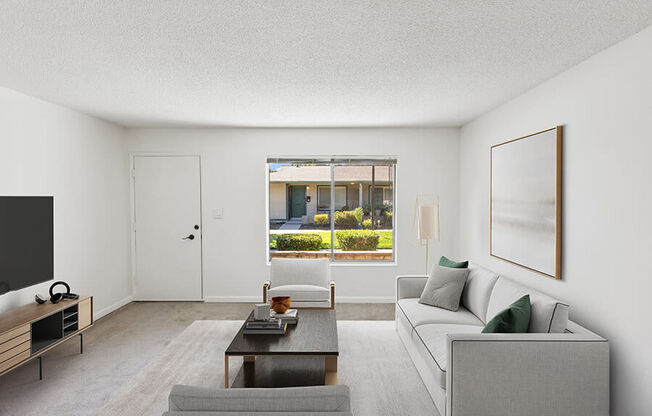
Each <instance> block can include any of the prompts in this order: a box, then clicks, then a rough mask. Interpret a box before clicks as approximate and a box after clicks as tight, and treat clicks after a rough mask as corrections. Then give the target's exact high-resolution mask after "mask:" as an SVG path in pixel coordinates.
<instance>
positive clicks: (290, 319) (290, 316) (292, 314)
mask: <svg viewBox="0 0 652 416" xmlns="http://www.w3.org/2000/svg"><path fill="white" fill-rule="evenodd" d="M270 315H271V317H272V318H277V319H280V320H281V321H283V322H285V323H286V324H288V325H296V324H297V322H299V315H298V311H297V310H296V309H288V310H287V311H285V313H276V312H274V311H273V310H272V311H270Z"/></svg>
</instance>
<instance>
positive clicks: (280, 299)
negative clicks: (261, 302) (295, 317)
mask: <svg viewBox="0 0 652 416" xmlns="http://www.w3.org/2000/svg"><path fill="white" fill-rule="evenodd" d="M291 303H292V299H291V298H290V296H275V297H273V298H272V301H271V303H270V306H271V308H272V309H273V310H274V312H276V313H285V311H287V310H288V309H289V308H290V304H291Z"/></svg>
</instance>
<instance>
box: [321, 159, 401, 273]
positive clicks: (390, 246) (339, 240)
mask: <svg viewBox="0 0 652 416" xmlns="http://www.w3.org/2000/svg"><path fill="white" fill-rule="evenodd" d="M333 175H334V180H335V183H336V186H341V187H342V188H343V189H346V191H347V192H346V194H343V195H342V196H341V198H343V199H345V200H346V203H345V204H342V203H341V202H340V203H338V202H337V192H336V209H337V212H336V213H335V221H334V224H333V228H334V232H335V238H334V243H335V247H334V260H335V261H365V262H370V261H392V260H393V259H394V227H393V221H392V217H393V199H394V196H393V189H394V188H393V187H394V166H361V165H351V166H347V165H338V166H335V167H334V169H333ZM336 190H337V188H336ZM372 195H373V197H372ZM340 206H341V207H342V208H341V209H338V207H340Z"/></svg>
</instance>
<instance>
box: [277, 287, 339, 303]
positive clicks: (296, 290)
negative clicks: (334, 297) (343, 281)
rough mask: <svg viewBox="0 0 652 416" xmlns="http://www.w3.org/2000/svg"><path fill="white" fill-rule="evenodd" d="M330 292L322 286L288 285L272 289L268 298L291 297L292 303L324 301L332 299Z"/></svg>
mask: <svg viewBox="0 0 652 416" xmlns="http://www.w3.org/2000/svg"><path fill="white" fill-rule="evenodd" d="M330 293H331V292H330V290H328V289H327V288H325V287H321V286H312V285H286V286H277V287H272V288H271V289H269V290H268V291H267V298H268V299H271V298H273V297H275V296H289V297H290V298H291V300H290V301H291V302H295V301H296V302H306V301H322V300H329V299H330V296H331V294H330Z"/></svg>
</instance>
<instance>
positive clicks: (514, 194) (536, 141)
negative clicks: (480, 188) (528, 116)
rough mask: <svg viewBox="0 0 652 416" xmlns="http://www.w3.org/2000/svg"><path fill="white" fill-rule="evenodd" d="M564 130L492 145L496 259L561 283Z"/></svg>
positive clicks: (492, 240) (492, 246) (493, 247)
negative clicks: (558, 280)
mask: <svg viewBox="0 0 652 416" xmlns="http://www.w3.org/2000/svg"><path fill="white" fill-rule="evenodd" d="M561 178H562V127H561V126H557V127H554V128H552V129H548V130H544V131H541V132H539V133H534V134H530V135H528V136H524V137H519V138H517V139H514V140H510V141H507V142H504V143H500V144H497V145H494V146H491V216H490V221H491V223H490V233H491V237H490V248H489V252H490V254H491V255H492V256H494V257H497V258H500V259H502V260H506V261H509V262H511V263H514V264H516V265H518V266H521V267H525V268H526V269H529V270H532V271H535V272H538V273H541V274H544V275H546V276H549V277H552V278H555V279H561V215H562V212H561V190H562V179H561Z"/></svg>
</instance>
